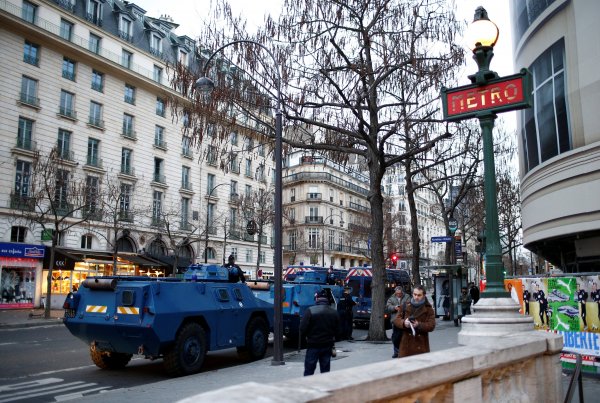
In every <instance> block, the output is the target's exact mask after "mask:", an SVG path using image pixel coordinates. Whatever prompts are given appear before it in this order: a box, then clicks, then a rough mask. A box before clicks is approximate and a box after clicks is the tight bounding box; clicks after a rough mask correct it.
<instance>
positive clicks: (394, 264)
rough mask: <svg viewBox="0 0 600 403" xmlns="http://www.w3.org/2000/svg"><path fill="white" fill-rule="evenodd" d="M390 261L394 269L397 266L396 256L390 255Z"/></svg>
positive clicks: (394, 254)
mask: <svg viewBox="0 0 600 403" xmlns="http://www.w3.org/2000/svg"><path fill="white" fill-rule="evenodd" d="M391 259H392V266H394V268H396V267H397V265H398V254H396V253H392V256H391Z"/></svg>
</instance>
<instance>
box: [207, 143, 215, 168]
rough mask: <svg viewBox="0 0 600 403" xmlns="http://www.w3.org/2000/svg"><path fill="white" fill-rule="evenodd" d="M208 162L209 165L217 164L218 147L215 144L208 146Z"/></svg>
mask: <svg viewBox="0 0 600 403" xmlns="http://www.w3.org/2000/svg"><path fill="white" fill-rule="evenodd" d="M206 162H208V164H209V165H213V166H216V165H217V147H215V146H213V145H209V146H208V148H207V149H206Z"/></svg>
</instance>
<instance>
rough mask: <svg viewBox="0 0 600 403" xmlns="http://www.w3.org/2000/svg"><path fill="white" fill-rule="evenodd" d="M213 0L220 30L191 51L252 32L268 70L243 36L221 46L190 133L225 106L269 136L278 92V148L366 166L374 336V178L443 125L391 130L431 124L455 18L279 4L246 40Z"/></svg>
mask: <svg viewBox="0 0 600 403" xmlns="http://www.w3.org/2000/svg"><path fill="white" fill-rule="evenodd" d="M218 3H219V5H220V6H219V7H216V10H217V11H216V15H215V18H214V19H215V21H222V20H223V19H225V20H226V22H227V28H228V29H230V31H229V32H231V34H229V32H228V33H225V32H223V31H222V30H220V29H217V28H216V27H214V26H208V27H207V30H206V34H204V35H202V36H201V37H200V39H199V41H200V43H201V44H202V46H206V47H207V48H208V49H217V48H218V47H219V46H221V45H223V44H225V43H226V42H229V41H231V40H240V39H243V40H247V39H251V40H253V41H256V42H259V43H261V44H263V45H264V46H266V47H268V48H270V49H271V50H272V52H273V55H274V57H275V59H276V63H277V66H272V65H269V63H270V60H269V59H268V58H267V57H266V55H264V54H262V53H261V50H260V49H258V48H255V47H254V46H253V45H252V44H251V43H250V42H244V43H239V44H237V45H236V46H231V47H228V48H226V49H224V50H223V59H222V63H221V64H220V65H219V63H215V65H214V67H216V68H213V69H212V70H211V72H212V74H213V75H214V76H215V77H216V79H217V90H216V91H213V93H212V95H211V96H210V97H202V96H196V97H195V98H194V101H195V103H194V105H193V106H192V107H190V113H191V114H192V115H193V116H194V117H195V121H194V124H193V127H196V128H197V129H194V130H195V134H196V135H197V136H201V134H202V133H203V132H204V130H205V129H204V127H206V122H220V121H222V120H223V119H222V117H223V116H224V115H226V114H227V113H228V110H230V109H231V108H234V109H235V110H241V111H243V112H244V113H246V114H249V115H250V116H251V119H252V120H253V121H256V122H257V125H258V127H259V128H260V129H259V130H263V132H264V133H265V135H270V136H272V135H273V133H274V131H273V127H272V120H271V119H270V118H268V119H265V116H268V115H267V114H266V113H265V112H268V110H269V108H271V106H272V103H271V99H278V98H279V93H280V91H281V94H282V97H283V105H282V107H283V113H284V116H285V117H286V119H287V122H288V124H289V126H291V127H289V128H288V130H287V134H286V136H285V139H284V141H285V142H286V143H287V144H289V145H291V146H293V147H297V148H306V149H319V150H322V151H323V152H326V153H328V154H329V158H331V159H332V160H334V161H338V162H342V163H344V162H346V161H348V158H349V156H350V155H358V156H359V157H360V158H362V159H364V161H366V163H367V166H368V175H369V179H370V190H369V196H368V200H369V202H370V205H371V218H372V223H371V234H370V235H371V252H372V259H373V260H372V263H373V272H374V275H373V284H372V290H373V306H372V308H373V312H374V314H373V315H372V316H371V323H370V327H369V339H372V340H384V339H386V335H385V329H384V320H383V318H384V315H383V312H384V305H385V294H384V286H385V280H386V277H385V258H384V254H383V228H384V225H383V195H382V192H381V185H382V178H383V176H384V174H385V172H386V170H387V169H388V168H389V167H391V166H393V165H395V164H397V163H400V162H402V161H403V160H405V159H406V158H408V157H410V156H413V155H417V154H419V153H422V152H424V151H427V150H429V149H431V148H432V147H433V146H434V145H435V143H436V142H437V141H439V140H440V139H442V138H446V137H447V136H448V134H447V133H446V132H445V130H440V131H438V130H428V131H419V130H413V131H412V132H413V133H418V135H419V136H420V139H419V140H420V141H418V142H404V141H403V139H404V138H405V136H406V132H405V131H404V130H403V129H402V127H403V125H405V124H410V125H411V126H412V125H418V124H419V123H420V122H428V123H432V122H436V121H439V120H438V119H439V116H438V115H439V113H438V105H437V98H438V92H439V91H438V89H439V88H440V87H441V86H442V85H447V84H448V82H449V81H452V80H453V77H452V74H453V71H454V67H455V66H457V65H460V64H461V63H462V62H463V50H462V49H461V48H460V47H459V46H456V45H455V44H454V40H455V36H456V34H457V32H458V29H459V24H458V23H457V21H456V20H455V16H454V13H453V11H452V10H450V9H449V8H448V3H447V2H446V1H442V0H426V1H412V0H344V1H339V0H323V1H319V2H314V1H312V0H304V1H297V0H295V1H292V0H284V2H283V12H282V14H281V16H280V17H279V19H278V21H274V20H273V19H271V18H267V20H266V22H265V25H264V28H263V29H261V30H259V32H257V33H256V34H255V35H254V36H250V35H248V34H247V33H246V32H245V30H244V28H245V25H244V22H243V21H242V20H240V19H239V18H237V17H234V16H232V15H231V11H230V8H229V7H228V5H227V3H226V0H222V1H221V0H219V1H218ZM275 43H276V44H277V45H276V46H275V45H274V44H275ZM206 53H208V52H206ZM229 61H231V63H232V64H235V66H236V67H235V69H233V68H231V66H230V62H229ZM176 70H179V69H176ZM277 71H280V72H281V74H280V76H281V80H279V77H278V75H277V74H276V73H277ZM192 76H193V75H192ZM192 82H193V77H190V76H189V75H187V74H181V75H180V76H179V77H177V74H175V83H176V85H175V87H176V88H179V89H182V90H185V88H187V87H186V85H187V86H188V87H191V83H192ZM257 89H258V90H257ZM406 106H410V108H404V109H405V110H404V111H403V110H402V109H403V107H406ZM257 111H259V112H260V113H257ZM314 128H318V130H314ZM437 132H441V134H438V133H437Z"/></svg>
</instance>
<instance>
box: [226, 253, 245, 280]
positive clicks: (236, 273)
mask: <svg viewBox="0 0 600 403" xmlns="http://www.w3.org/2000/svg"><path fill="white" fill-rule="evenodd" d="M225 267H226V268H227V271H228V272H229V282H230V283H237V282H238V281H241V282H242V283H245V282H246V276H244V271H243V270H242V268H241V267H240V266H239V265H237V264H236V263H235V258H234V257H233V255H229V258H228V259H227V264H226V265H225Z"/></svg>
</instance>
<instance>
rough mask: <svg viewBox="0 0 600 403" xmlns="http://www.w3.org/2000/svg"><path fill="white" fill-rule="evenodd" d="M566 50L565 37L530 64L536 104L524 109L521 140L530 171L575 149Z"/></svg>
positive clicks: (526, 165) (527, 167)
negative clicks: (565, 60) (569, 109)
mask: <svg viewBox="0 0 600 403" xmlns="http://www.w3.org/2000/svg"><path fill="white" fill-rule="evenodd" d="M564 50H565V48H564V42H563V40H562V39H561V40H560V41H558V42H556V43H555V44H554V45H552V46H551V47H550V48H549V49H547V50H546V51H545V52H544V53H542V54H541V55H540V56H539V57H538V58H537V59H536V60H535V61H534V62H533V64H532V65H531V67H530V71H531V72H532V74H533V97H534V102H533V105H534V107H533V108H529V109H525V110H524V111H522V112H521V127H522V131H521V137H522V138H521V140H522V142H523V149H524V151H525V152H524V153H523V157H524V162H525V164H524V166H525V169H526V170H527V171H530V170H531V169H533V168H534V167H536V166H537V165H539V164H540V163H543V162H544V161H547V160H548V159H550V158H552V157H554V156H556V155H559V154H562V153H564V152H566V151H569V150H571V133H570V129H569V117H568V114H567V104H566V97H565V63H564Z"/></svg>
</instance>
